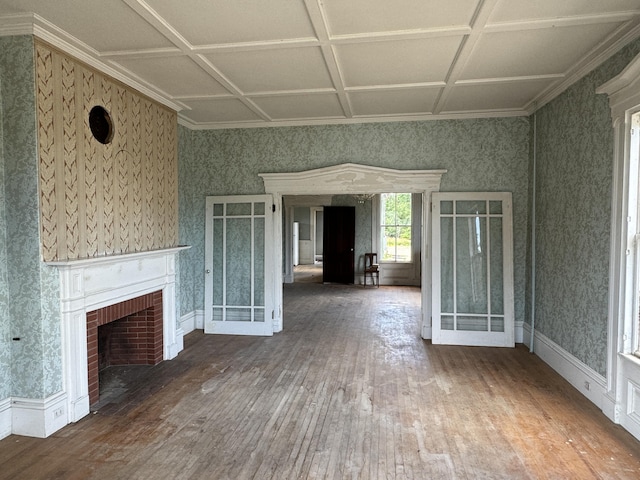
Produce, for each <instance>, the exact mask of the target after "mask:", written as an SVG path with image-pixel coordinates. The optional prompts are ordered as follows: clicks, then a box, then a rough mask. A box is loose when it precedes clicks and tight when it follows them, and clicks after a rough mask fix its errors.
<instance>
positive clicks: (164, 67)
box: [118, 57, 229, 97]
mask: <svg viewBox="0 0 640 480" xmlns="http://www.w3.org/2000/svg"><path fill="white" fill-rule="evenodd" d="M118 63H119V64H120V65H122V66H123V67H125V68H126V69H127V70H129V71H131V72H133V73H134V74H136V75H137V76H139V77H141V78H153V79H154V85H155V86H156V87H158V88H160V89H161V90H162V91H164V92H167V93H168V94H170V95H172V96H174V97H183V96H188V95H200V96H204V95H224V94H229V91H228V90H226V89H225V88H224V87H223V86H222V85H220V83H218V82H217V81H216V80H214V79H213V78H212V77H211V76H210V75H208V74H207V73H206V72H205V71H204V70H203V69H202V68H200V67H199V66H198V65H197V64H196V63H195V62H194V61H193V60H191V59H190V58H188V57H150V58H136V59H130V60H120V61H119V62H118Z"/></svg>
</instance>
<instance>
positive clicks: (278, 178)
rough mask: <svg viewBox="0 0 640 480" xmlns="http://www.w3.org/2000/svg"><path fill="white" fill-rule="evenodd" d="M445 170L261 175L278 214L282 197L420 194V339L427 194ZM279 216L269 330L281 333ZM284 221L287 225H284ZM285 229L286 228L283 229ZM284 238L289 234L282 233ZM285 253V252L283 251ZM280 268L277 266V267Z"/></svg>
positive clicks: (426, 278) (427, 293) (427, 275)
mask: <svg viewBox="0 0 640 480" xmlns="http://www.w3.org/2000/svg"><path fill="white" fill-rule="evenodd" d="M446 172H447V171H446V170H394V169H389V168H380V167H371V166H367V165H357V164H353V163H345V164H342V165H336V166H333V167H325V168H318V169H315V170H307V171H304V172H296V173H261V174H259V175H260V177H262V179H263V181H264V187H265V193H268V194H271V195H273V200H274V204H275V205H276V212H281V211H282V197H283V195H339V194H356V193H374V194H376V193H394V192H397V193H421V194H422V238H421V242H422V246H421V251H422V262H421V265H422V267H421V279H422V288H421V301H422V338H431V259H430V257H429V255H428V252H429V249H428V246H429V244H428V242H430V241H431V209H430V202H431V193H432V192H437V191H439V190H440V181H441V179H442V175H444V174H445V173H446ZM282 220H283V219H282V214H276V216H275V218H274V239H273V240H274V241H273V245H274V250H273V258H274V262H275V265H276V268H274V279H273V280H274V282H275V285H277V286H279V287H276V305H277V307H276V314H275V318H274V319H273V330H274V332H279V331H281V330H282V327H283V325H282V304H283V297H282V281H283V271H282V265H283V262H282V260H283V259H282V251H283V249H282V242H283V231H282ZM288 223H289V222H288V220H287V225H288ZM287 230H288V229H287ZM286 235H287V236H286V237H285V238H288V236H289V233H288V232H286ZM285 251H286V252H288V249H287V248H285ZM278 266H280V267H278Z"/></svg>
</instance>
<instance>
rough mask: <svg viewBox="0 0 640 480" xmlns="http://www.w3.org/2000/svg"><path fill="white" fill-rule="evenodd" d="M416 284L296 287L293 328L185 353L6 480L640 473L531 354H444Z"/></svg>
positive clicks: (14, 457)
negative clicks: (429, 333)
mask: <svg viewBox="0 0 640 480" xmlns="http://www.w3.org/2000/svg"><path fill="white" fill-rule="evenodd" d="M419 302H420V292H419V290H418V289H415V288H409V287H406V288H405V287H393V288H391V287H381V288H379V289H372V288H371V289H363V288H361V287H355V286H353V287H341V286H336V285H321V284H314V283H301V284H294V285H290V286H287V287H286V288H285V329H284V332H282V333H279V334H276V335H275V336H273V337H268V338H253V337H239V336H207V335H204V334H202V333H201V332H194V333H192V334H190V335H188V336H187V337H186V339H185V346H186V348H185V350H184V351H183V352H182V353H180V355H179V356H178V358H177V359H175V360H173V361H171V362H163V363H161V364H159V365H157V366H155V367H151V368H149V370H148V372H147V373H145V374H143V375H142V378H141V379H140V380H138V381H137V382H135V384H133V385H131V386H130V387H129V390H128V391H127V394H126V395H125V396H123V397H122V398H119V399H118V400H114V401H113V403H110V404H106V405H104V406H103V407H102V408H101V409H100V410H98V411H97V412H96V413H95V414H92V415H89V416H88V417H86V418H84V419H82V420H81V421H79V422H77V423H75V424H72V425H69V426H67V427H65V428H64V429H62V430H60V431H59V432H57V433H55V434H54V435H53V436H51V437H50V438H47V439H36V438H27V437H19V436H15V435H14V436H10V437H8V438H6V439H4V440H2V441H0V479H33V480H37V479H127V480H128V479H148V478H154V479H233V480H243V479H278V480H280V479H283V480H284V479H309V478H326V479H477V478H486V479H591V478H600V479H638V478H640V442H638V441H636V440H635V439H633V438H632V437H631V435H629V434H628V433H627V432H625V431H624V430H623V429H622V428H620V427H619V426H616V425H614V424H612V423H611V422H610V421H609V420H607V419H606V418H605V417H604V415H603V414H602V413H601V412H599V411H598V409H597V408H596V407H595V406H594V405H593V404H591V403H590V402H589V401H588V400H586V399H585V398H584V397H583V396H582V395H581V394H580V393H579V392H577V391H576V390H575V389H573V388H572V387H571V386H570V385H569V384H568V383H567V382H566V381H564V380H563V379H562V378H561V377H559V376H558V375H557V374H556V373H555V372H553V371H552V370H551V369H550V368H549V367H548V366H547V365H545V364H544V363H543V362H542V361H540V359H539V358H537V357H536V356H535V355H531V354H530V353H529V352H528V351H527V349H525V348H524V347H522V346H519V347H517V348H515V349H491V348H473V347H468V348H467V347H451V346H438V345H431V344H430V343H429V342H425V341H423V340H421V339H420V337H419V333H420V321H419V316H420V304H419Z"/></svg>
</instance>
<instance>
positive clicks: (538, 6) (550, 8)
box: [490, 0, 640, 23]
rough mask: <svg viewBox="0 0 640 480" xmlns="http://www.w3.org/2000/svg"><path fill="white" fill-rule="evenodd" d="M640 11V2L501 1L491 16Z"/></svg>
mask: <svg viewBox="0 0 640 480" xmlns="http://www.w3.org/2000/svg"><path fill="white" fill-rule="evenodd" d="M638 9H640V3H639V2H638V0H600V1H597V0H535V1H531V0H500V1H499V2H498V5H496V7H495V8H494V10H493V12H492V14H491V18H490V22H492V23H493V22H514V21H521V20H533V19H538V20H540V19H546V18H559V17H575V16H585V15H596V14H605V13H614V12H632V11H635V12H638Z"/></svg>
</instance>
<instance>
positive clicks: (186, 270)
mask: <svg viewBox="0 0 640 480" xmlns="http://www.w3.org/2000/svg"><path fill="white" fill-rule="evenodd" d="M192 136H193V132H192V131H191V130H190V129H188V128H186V127H183V126H182V125H178V185H180V188H179V189H178V218H179V219H180V221H179V224H178V243H179V244H180V245H191V243H190V238H191V235H190V233H191V232H192V231H194V230H198V227H197V225H195V223H194V222H196V221H198V220H202V219H197V218H196V216H195V215H193V214H192V210H193V208H194V206H193V205H194V192H193V191H192V189H189V188H185V185H187V184H188V182H189V178H190V171H191V168H192V167H191V163H190V162H191V161H192V160H193V154H192V145H193V140H192ZM203 221H204V220H203ZM199 247H200V248H203V247H204V244H201V245H193V246H192V247H191V248H189V249H187V250H182V251H180V253H179V254H178V262H177V265H178V269H179V271H178V272H177V275H176V282H179V284H180V286H179V288H176V291H177V292H178V299H177V300H178V302H179V303H178V305H177V312H178V313H179V314H180V315H182V313H181V312H184V313H189V312H194V311H195V310H196V309H198V308H201V307H200V306H197V302H196V296H195V286H196V283H197V282H202V280H203V279H202V277H201V276H200V273H201V272H199V271H198V272H196V268H197V267H198V262H197V261H196V259H197V258H198V255H202V258H204V250H199ZM202 275H204V274H202ZM180 315H177V316H176V317H177V319H178V320H179V319H180Z"/></svg>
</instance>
